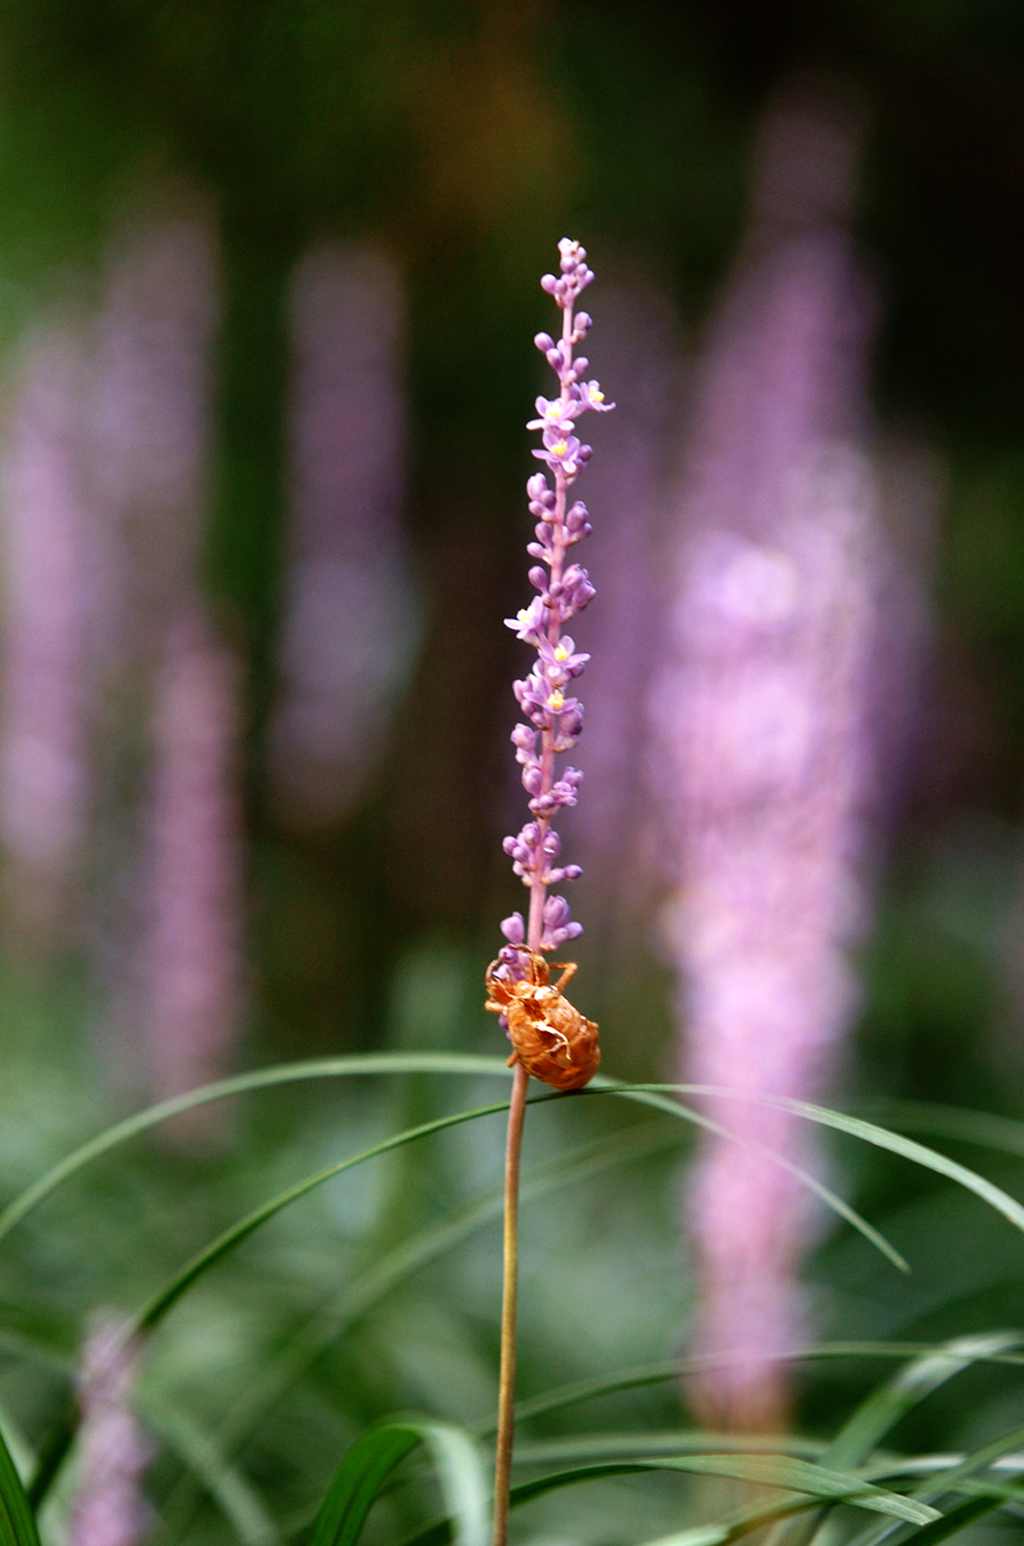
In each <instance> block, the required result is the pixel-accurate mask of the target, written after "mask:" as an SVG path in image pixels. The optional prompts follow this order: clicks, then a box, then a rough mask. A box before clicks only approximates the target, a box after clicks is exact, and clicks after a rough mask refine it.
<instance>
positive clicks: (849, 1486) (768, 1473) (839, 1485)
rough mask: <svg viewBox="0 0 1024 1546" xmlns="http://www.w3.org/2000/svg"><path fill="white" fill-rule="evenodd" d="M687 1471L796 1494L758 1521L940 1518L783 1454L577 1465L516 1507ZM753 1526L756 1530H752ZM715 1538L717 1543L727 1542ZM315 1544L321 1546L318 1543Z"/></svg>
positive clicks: (526, 1494) (414, 1544)
mask: <svg viewBox="0 0 1024 1546" xmlns="http://www.w3.org/2000/svg"><path fill="white" fill-rule="evenodd" d="M654 1471H684V1472H689V1473H693V1474H694V1475H699V1476H723V1477H726V1478H728V1479H730V1480H733V1481H743V1482H755V1483H757V1484H759V1485H761V1486H766V1487H778V1488H779V1489H780V1490H782V1491H783V1492H784V1493H789V1492H792V1493H795V1494H797V1496H796V1497H795V1498H794V1499H792V1500H790V1499H789V1498H788V1497H785V1498H784V1499H782V1500H776V1502H775V1505H774V1507H772V1508H769V1509H766V1510H764V1511H763V1512H759V1514H758V1518H757V1523H766V1522H767V1521H768V1520H770V1519H773V1518H778V1517H779V1513H778V1510H779V1506H780V1503H781V1507H782V1511H783V1512H784V1513H791V1512H794V1511H796V1510H799V1509H802V1508H807V1507H816V1506H817V1505H818V1504H819V1503H820V1502H821V1500H822V1499H827V1500H828V1501H829V1502H833V1503H835V1502H843V1503H851V1504H853V1505H854V1506H855V1507H860V1508H866V1509H870V1510H872V1511H873V1512H876V1513H881V1514H886V1515H888V1516H889V1517H890V1518H893V1519H897V1520H900V1521H901V1522H903V1521H905V1522H907V1523H911V1524H918V1525H920V1524H925V1523H927V1522H928V1521H929V1520H932V1519H937V1518H938V1517H939V1514H938V1511H937V1510H936V1509H933V1508H930V1507H928V1505H927V1504H922V1503H917V1502H915V1501H913V1500H912V1499H910V1498H905V1497H903V1496H902V1495H901V1494H900V1493H897V1492H889V1491H888V1490H887V1489H884V1488H875V1487H873V1486H872V1484H871V1483H868V1482H865V1481H863V1480H862V1479H861V1478H860V1477H857V1476H851V1475H849V1474H844V1473H841V1472H837V1471H825V1470H823V1469H822V1468H821V1467H820V1466H816V1465H812V1464H810V1463H808V1462H807V1461H804V1460H797V1459H792V1458H789V1457H787V1456H781V1455H749V1454H748V1455H687V1456H680V1457H677V1458H674V1459H670V1460H669V1459H666V1460H647V1461H639V1460H638V1461H612V1462H608V1463H602V1464H598V1465H586V1466H576V1467H573V1468H572V1469H571V1470H566V1471H557V1472H555V1473H553V1474H552V1475H549V1476H540V1477H537V1478H536V1479H535V1480H533V1481H529V1482H521V1483H520V1484H519V1486H517V1487H513V1489H512V1495H511V1500H510V1502H511V1506H512V1507H513V1508H518V1507H522V1505H523V1504H524V1503H530V1502H532V1501H533V1500H534V1499H535V1498H539V1497H543V1496H544V1494H545V1493H548V1492H555V1491H559V1490H561V1489H562V1488H564V1487H575V1486H578V1485H580V1484H581V1483H583V1482H589V1481H600V1480H603V1479H605V1478H607V1477H611V1476H635V1475H639V1474H641V1473H643V1472H654ZM751 1528H753V1526H751ZM450 1529H451V1525H450V1521H448V1520H441V1521H439V1522H438V1523H437V1524H435V1525H431V1526H430V1527H429V1528H428V1529H427V1530H424V1531H421V1532H420V1533H419V1534H418V1535H416V1536H414V1537H413V1538H412V1539H411V1540H409V1541H407V1542H406V1543H405V1546H444V1543H445V1542H446V1541H448V1540H450V1539H451V1535H450ZM725 1538H726V1537H725V1536H715V1537H714V1539H716V1540H718V1539H725ZM314 1546H322V1543H320V1542H316V1541H315V1542H314Z"/></svg>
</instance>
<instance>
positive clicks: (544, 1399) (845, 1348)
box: [474, 1333, 1024, 1437]
mask: <svg viewBox="0 0 1024 1546" xmlns="http://www.w3.org/2000/svg"><path fill="white" fill-rule="evenodd" d="M1007 1335H1011V1333H1007ZM1014 1335H1016V1336H1021V1335H1022V1334H1020V1333H1017V1334H1014ZM944 1347H945V1344H943V1343H928V1342H818V1343H811V1344H810V1345H808V1346H807V1347H798V1348H794V1349H792V1351H790V1352H782V1353H779V1354H778V1355H777V1356H778V1359H779V1361H780V1362H788V1363H798V1362H802V1361H803V1360H805V1359H807V1360H810V1359H818V1358H823V1359H824V1358H914V1357H931V1356H932V1355H933V1354H941V1353H942V1352H943V1350H944ZM731 1361H732V1360H731V1359H730V1357H729V1356H728V1355H720V1356H714V1357H709V1356H703V1357H702V1356H695V1357H692V1358H675V1359H670V1360H665V1361H664V1362H662V1363H652V1364H639V1365H637V1366H636V1367H634V1368H632V1369H621V1370H620V1371H619V1372H618V1373H617V1374H612V1375H599V1376H597V1377H596V1378H593V1379H588V1380H574V1381H573V1382H572V1383H571V1384H569V1385H559V1386H556V1387H555V1388H554V1389H553V1390H546V1391H541V1392H540V1394H539V1395H536V1396H532V1397H531V1398H530V1399H529V1400H527V1401H520V1402H518V1403H517V1405H516V1421H517V1422H525V1421H526V1420H527V1419H529V1418H531V1417H540V1416H542V1415H543V1414H544V1413H546V1412H556V1411H560V1410H561V1409H562V1408H564V1407H567V1406H575V1405H576V1403H577V1402H579V1401H592V1400H595V1399H597V1398H598V1397H600V1396H606V1395H614V1394H616V1393H617V1392H618V1391H623V1390H637V1389H640V1388H642V1387H643V1386H644V1385H657V1384H660V1383H662V1382H663V1381H664V1380H673V1379H678V1378H679V1376H680V1375H683V1374H693V1373H695V1372H697V1371H698V1370H701V1369H708V1368H720V1367H727V1366H728V1364H729V1363H730V1362H731ZM974 1361H975V1362H976V1363H991V1364H1002V1365H1006V1366H1008V1367H1010V1368H1022V1367H1024V1355H1022V1354H1019V1353H993V1354H977V1355H976V1356H975V1359H974ZM474 1431H475V1432H476V1433H478V1434H479V1435H480V1436H481V1437H486V1436H487V1435H489V1434H491V1433H493V1432H494V1423H493V1421H492V1420H491V1419H490V1418H488V1419H487V1420H486V1421H485V1422H483V1423H481V1424H480V1426H479V1427H478V1428H476V1429H475V1430H474Z"/></svg>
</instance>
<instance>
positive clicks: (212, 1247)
mask: <svg viewBox="0 0 1024 1546" xmlns="http://www.w3.org/2000/svg"><path fill="white" fill-rule="evenodd" d="M545 1098H546V1097H544V1096H541V1097H540V1099H541V1100H544V1099H545ZM507 1110H508V1101H497V1102H495V1104H493V1105H491V1106H477V1107H476V1108H475V1109H474V1110H471V1111H457V1112H455V1114H454V1115H453V1116H446V1117H437V1118H435V1120H434V1121H432V1122H423V1123H421V1124H420V1125H419V1126H418V1127H411V1128H409V1129H408V1130H407V1131H406V1132H404V1133H396V1134H394V1135H393V1136H392V1137H391V1138H384V1139H382V1140H381V1142H380V1143H375V1144H371V1146H370V1147H369V1148H368V1149H361V1150H360V1151H359V1153H358V1154H350V1155H349V1156H348V1157H347V1159H343V1160H338V1161H337V1163H336V1164H334V1165H328V1166H327V1167H326V1169H324V1170H318V1171H316V1172H315V1174H314V1175H311V1176H305V1177H304V1178H303V1180H301V1181H297V1182H296V1183H295V1185H294V1186H290V1187H289V1188H288V1189H287V1191H284V1192H280V1193H279V1194H278V1195H277V1196H276V1197H272V1198H271V1199H270V1201H269V1202H265V1203H264V1204H263V1205H262V1207H259V1208H256V1209H254V1211H253V1212H252V1213H250V1214H247V1215H246V1217H245V1218H244V1219H240V1220H239V1221H238V1223H237V1224H232V1226H231V1228H230V1229H226V1230H225V1231H224V1233H223V1234H221V1235H218V1237H217V1239H216V1240H213V1241H211V1243H210V1244H209V1245H208V1246H204V1248H203V1249H202V1250H201V1251H199V1252H197V1254H196V1255H195V1256H194V1257H193V1258H192V1260H191V1261H190V1262H188V1263H187V1264H186V1266H184V1267H183V1268H182V1269H181V1271H180V1272H177V1273H175V1275H174V1277H173V1278H172V1279H171V1280H170V1282H169V1283H166V1284H165V1285H164V1287H163V1288H161V1289H160V1290H159V1291H158V1292H157V1293H156V1294H154V1295H153V1297H152V1298H151V1299H150V1300H149V1302H148V1303H147V1304H146V1305H144V1306H143V1307H142V1309H141V1310H139V1311H138V1312H137V1314H136V1315H135V1317H134V1320H133V1329H134V1330H135V1331H137V1332H143V1331H152V1330H153V1328H154V1327H155V1326H157V1325H159V1323H160V1321H162V1320H163V1318H164V1316H165V1315H166V1314H167V1312H168V1311H169V1310H170V1309H171V1308H172V1307H173V1306H174V1305H175V1304H177V1302H178V1300H179V1299H180V1298H181V1296H182V1295H183V1294H184V1293H185V1292H186V1290H187V1289H189V1288H191V1286H192V1284H193V1283H195V1282H196V1281H197V1279H199V1278H200V1277H202V1275H203V1274H204V1273H205V1272H208V1271H209V1269H210V1268H211V1267H213V1266H215V1265H216V1263H217V1262H219V1261H221V1260H222V1258H223V1257H225V1256H226V1255H227V1254H228V1252H229V1251H232V1250H234V1248H235V1246H237V1245H240V1244H241V1243H242V1241H243V1240H247V1239H248V1237H249V1236H250V1235H251V1234H253V1232H254V1231H255V1230H257V1229H258V1228H259V1227H260V1225H261V1224H265V1223H266V1222H267V1220H268V1219H272V1218H273V1217H274V1215H275V1214H277V1213H280V1212H281V1211H282V1209H284V1208H287V1207H288V1206H289V1205H290V1204H291V1203H293V1202H297V1201H298V1200H299V1198H300V1197H305V1196H306V1195H307V1194H308V1193H309V1192H312V1191H313V1190H314V1189H315V1188H316V1187H318V1186H323V1184H324V1182H325V1181H330V1180H331V1179H332V1177H334V1176H340V1175H342V1174H343V1172H344V1171H346V1170H351V1169H353V1167H354V1166H356V1165H362V1164H364V1163H365V1162H366V1161H367V1160H371V1159H375V1158H376V1157H377V1156H378V1155H380V1154H387V1153H388V1152H389V1151H390V1150H391V1149H398V1148H401V1147H402V1145H403V1144H407V1143H413V1142H414V1141H415V1140H416V1139H417V1138H425V1137H427V1136H428V1134H430V1133H440V1132H443V1131H444V1130H445V1129H446V1128H449V1127H457V1126H458V1125H459V1124H460V1123H462V1122H472V1121H475V1120H476V1118H478V1117H487V1116H494V1115H495V1114H496V1113H497V1112H499V1111H507Z"/></svg>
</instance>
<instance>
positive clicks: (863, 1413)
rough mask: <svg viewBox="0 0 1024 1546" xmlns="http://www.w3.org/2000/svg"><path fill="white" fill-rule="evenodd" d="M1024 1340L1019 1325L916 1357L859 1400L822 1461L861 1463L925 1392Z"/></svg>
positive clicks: (842, 1464) (841, 1465) (963, 1339)
mask: <svg viewBox="0 0 1024 1546" xmlns="http://www.w3.org/2000/svg"><path fill="white" fill-rule="evenodd" d="M1021 1340H1022V1338H1021V1334H1020V1333H1019V1332H1016V1331H1003V1332H990V1333H989V1334H988V1335H982V1336H973V1337H957V1338H955V1339H954V1340H953V1341H951V1342H946V1343H944V1344H943V1346H942V1347H939V1348H936V1349H934V1350H933V1351H931V1352H929V1353H926V1354H924V1355H923V1356H921V1357H919V1358H916V1359H915V1360H914V1362H913V1363H910V1364H908V1365H907V1366H906V1368H904V1369H901V1370H900V1371H899V1373H898V1374H897V1375H896V1376H895V1377H894V1378H893V1379H892V1380H889V1381H887V1382H886V1383H885V1384H884V1385H880V1386H879V1387H878V1388H877V1389H876V1390H873V1391H872V1392H871V1394H870V1395H869V1396H868V1397H867V1399H866V1400H865V1401H863V1402H862V1403H861V1405H860V1406H859V1407H858V1408H857V1410H856V1411H855V1412H854V1413H853V1415H852V1416H851V1417H850V1418H849V1419H848V1420H847V1422H846V1423H845V1424H844V1426H843V1428H842V1429H841V1430H840V1432H839V1433H838V1434H837V1436H836V1438H835V1439H834V1440H833V1441H832V1443H831V1445H830V1446H829V1448H828V1449H827V1450H826V1451H825V1454H824V1455H823V1457H822V1462H823V1464H825V1465H829V1466H836V1467H838V1468H839V1469H840V1470H846V1469H848V1468H849V1467H850V1466H855V1465H860V1464H862V1463H863V1462H864V1461H865V1460H867V1459H868V1457H869V1456H870V1455H871V1453H872V1452H873V1450H874V1449H875V1446H876V1445H877V1444H878V1443H879V1441H880V1440H881V1439H882V1437H883V1436H884V1435H885V1434H886V1433H888V1432H889V1430H890V1428H893V1427H894V1426H895V1425H896V1423H898V1422H899V1420H900V1418H901V1417H903V1416H904V1415H905V1414H906V1413H907V1412H909V1411H910V1410H911V1408H912V1407H914V1406H916V1405H917V1404H918V1402H919V1401H923V1400H924V1398H925V1396H927V1395H930V1394H931V1392H932V1391H933V1390H937V1389H938V1387H939V1386H940V1385H943V1384H945V1382H946V1380H948V1379H951V1378H952V1376H953V1375H954V1374H959V1373H960V1371H961V1370H962V1369H967V1368H969V1367H970V1366H971V1364H972V1363H975V1362H976V1361H977V1360H978V1358H983V1357H987V1356H990V1355H991V1354H994V1353H1002V1352H1006V1351H1007V1350H1008V1349H1010V1348H1012V1347H1015V1346H1019V1345H1020V1343H1021Z"/></svg>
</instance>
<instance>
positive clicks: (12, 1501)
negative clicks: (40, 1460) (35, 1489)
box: [0, 1433, 39, 1546]
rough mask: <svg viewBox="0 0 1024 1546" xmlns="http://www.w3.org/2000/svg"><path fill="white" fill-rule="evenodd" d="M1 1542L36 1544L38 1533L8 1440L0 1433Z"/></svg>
mask: <svg viewBox="0 0 1024 1546" xmlns="http://www.w3.org/2000/svg"><path fill="white" fill-rule="evenodd" d="M0 1546H39V1534H38V1531H37V1530H36V1522H35V1519H34V1518H33V1516H32V1509H31V1508H30V1506H29V1501H28V1497H27V1496H26V1493H25V1488H24V1487H23V1486H22V1482H21V1477H20V1476H19V1475H18V1468H17V1466H16V1465H15V1464H14V1461H13V1460H12V1459H11V1452H10V1450H9V1449H8V1448H7V1441H6V1440H5V1438H4V1436H3V1434H2V1433H0Z"/></svg>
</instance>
